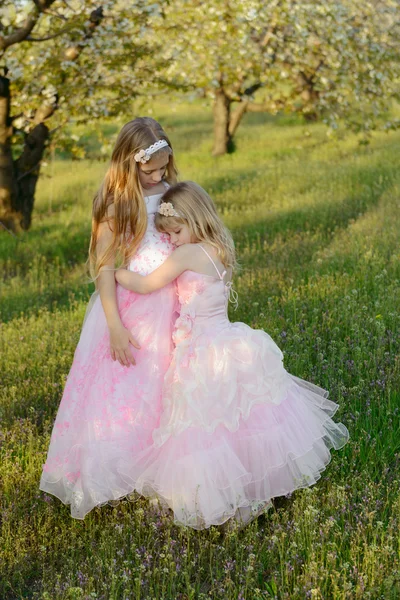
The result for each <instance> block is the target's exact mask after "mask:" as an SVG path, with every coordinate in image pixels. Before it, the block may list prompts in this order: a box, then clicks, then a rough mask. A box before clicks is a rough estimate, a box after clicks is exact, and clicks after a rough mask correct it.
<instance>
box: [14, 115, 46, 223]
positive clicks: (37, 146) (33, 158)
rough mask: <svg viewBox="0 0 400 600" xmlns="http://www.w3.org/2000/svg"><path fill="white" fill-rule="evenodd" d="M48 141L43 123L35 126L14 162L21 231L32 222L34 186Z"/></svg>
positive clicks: (17, 207)
mask: <svg viewBox="0 0 400 600" xmlns="http://www.w3.org/2000/svg"><path fill="white" fill-rule="evenodd" d="M48 139H49V129H48V127H47V126H46V125H44V123H40V124H39V125H36V127H35V128H34V129H33V130H32V131H30V132H29V133H28V135H27V136H26V138H25V144H24V149H23V152H22V154H21V156H20V157H19V158H18V160H16V161H15V168H14V172H15V175H16V183H17V188H18V195H17V203H16V209H17V211H18V213H19V214H20V215H21V220H20V224H21V227H22V229H29V227H30V224H31V221H32V211H33V204H34V201H35V191H36V184H37V181H38V179H39V173H40V164H41V162H42V159H43V154H44V151H45V148H46V144H47V140H48Z"/></svg>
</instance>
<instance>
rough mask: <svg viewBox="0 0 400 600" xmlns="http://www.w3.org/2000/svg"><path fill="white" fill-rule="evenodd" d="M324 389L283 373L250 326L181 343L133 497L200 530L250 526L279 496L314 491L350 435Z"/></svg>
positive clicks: (271, 346)
mask: <svg viewBox="0 0 400 600" xmlns="http://www.w3.org/2000/svg"><path fill="white" fill-rule="evenodd" d="M337 408H338V405H337V404H335V403H333V402H331V401H330V400H328V399H327V392H326V391H325V390H322V389H321V388H319V387H317V386H315V385H313V384H310V383H307V382H306V381H303V380H301V379H298V378H296V377H293V376H291V375H290V374H289V373H287V371H285V369H284V367H283V363H282V353H281V351H280V350H279V348H278V347H277V346H276V344H275V343H274V342H273V340H272V339H271V338H270V336H269V335H268V334H266V333H264V332H262V331H257V330H253V329H251V328H250V327H248V326H247V325H245V324H243V323H234V324H230V323H229V324H228V325H226V326H225V327H222V328H221V330H220V331H219V332H218V331H216V330H215V329H213V330H210V332H209V334H207V333H199V334H196V331H195V330H194V331H192V332H191V334H190V335H188V336H187V337H185V336H183V340H181V341H179V343H178V345H177V347H176V350H175V353H174V358H173V361H172V364H171V367H170V369H169V370H168V373H167V376H166V380H165V386H164V398H163V413H162V418H161V421H160V426H159V428H157V429H156V430H155V431H154V434H153V438H154V442H155V444H154V446H153V447H152V448H149V449H148V450H147V451H145V452H144V454H143V455H142V456H141V458H140V464H137V465H136V475H135V478H136V490H137V491H138V492H139V493H141V494H144V495H148V496H154V495H157V496H158V497H159V498H160V499H161V501H162V502H163V503H164V504H167V505H168V506H169V507H170V508H171V509H172V511H173V513H174V518H175V520H176V522H178V523H180V524H184V525H188V526H190V527H193V528H195V529H203V528H207V527H209V526H210V525H220V524H221V523H224V522H225V521H227V520H228V519H230V518H232V517H235V518H237V519H238V520H240V518H241V515H246V516H245V517H244V520H250V519H251V515H252V514H253V515H254V514H256V513H257V511H259V509H260V507H266V506H268V505H269V504H270V502H271V499H272V498H274V497H276V496H281V495H286V494H288V493H290V492H292V491H294V490H296V489H298V488H301V487H307V486H310V485H313V484H314V483H315V482H316V481H317V480H318V479H319V478H320V476H321V473H322V471H323V470H324V469H325V467H326V465H327V464H328V463H329V461H330V450H331V449H332V448H335V449H338V448H340V447H342V446H343V445H344V444H345V443H346V441H347V439H348V431H347V429H346V427H345V426H344V425H342V424H341V423H339V424H336V423H335V422H334V421H333V420H332V417H333V415H334V414H335V412H336V410H337Z"/></svg>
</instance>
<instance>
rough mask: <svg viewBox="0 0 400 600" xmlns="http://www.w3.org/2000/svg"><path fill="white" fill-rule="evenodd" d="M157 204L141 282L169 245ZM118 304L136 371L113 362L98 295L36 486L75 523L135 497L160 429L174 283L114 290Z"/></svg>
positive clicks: (141, 253) (155, 200)
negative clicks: (144, 459)
mask: <svg viewBox="0 0 400 600" xmlns="http://www.w3.org/2000/svg"><path fill="white" fill-rule="evenodd" d="M160 198H161V194H157V195H153V196H149V197H147V198H145V200H146V205H147V212H148V227H147V231H146V234H145V236H144V238H143V240H142V242H141V244H140V246H139V248H138V250H137V252H136V254H135V256H134V258H133V259H132V261H131V263H130V266H129V269H130V270H132V271H135V272H137V273H140V274H142V275H146V274H148V273H150V272H151V271H153V270H154V269H156V268H157V267H159V266H160V265H161V264H162V263H163V262H164V261H165V260H166V258H167V257H168V256H169V254H170V253H171V251H172V249H173V247H172V245H171V242H170V239H169V237H168V236H167V235H165V234H161V233H159V232H158V231H157V230H156V229H155V226H154V216H155V213H156V211H157V208H158V205H159V200H160ZM117 299H118V307H119V312H120V316H121V319H122V322H123V324H124V325H125V327H127V328H128V329H130V330H131V331H132V334H133V336H134V337H135V338H136V339H137V341H138V342H139V344H140V346H141V348H140V350H136V349H135V348H133V347H132V346H131V350H132V351H133V354H134V357H135V360H136V365H134V366H132V365H131V366H129V367H125V366H121V365H120V364H119V362H117V361H115V362H114V361H113V360H112V359H111V355H110V341H109V332H108V327H107V323H106V319H105V315H104V311H103V307H102V304H101V301H100V297H99V296H98V295H97V297H95V299H94V303H93V306H92V309H91V311H90V312H89V314H88V316H87V318H86V319H85V322H84V325H83V329H82V333H81V337H80V340H79V343H78V346H77V348H76V352H75V356H74V360H73V364H72V367H71V371H70V373H69V376H68V379H67V382H66V385H65V390H64V394H63V397H62V400H61V404H60V407H59V409H58V413H57V417H56V420H55V424H54V428H53V432H52V436H51V441H50V447H49V451H48V455H47V460H46V463H45V465H44V466H43V473H42V477H41V481H40V489H41V490H43V491H45V492H47V493H50V494H53V495H54V496H57V497H58V498H59V499H60V500H61V501H62V502H64V503H65V504H70V505H71V515H72V516H73V517H75V518H78V519H83V518H84V517H85V515H86V514H87V513H88V512H89V511H90V510H91V509H92V508H93V507H95V506H97V505H101V504H104V503H106V502H110V501H113V500H117V499H119V498H121V497H123V496H126V495H128V494H130V493H131V492H132V491H133V490H134V487H135V479H136V477H137V471H136V470H135V463H136V459H137V457H139V456H140V455H141V452H143V451H144V450H145V449H146V448H148V447H149V446H150V445H151V443H152V433H153V430H154V429H155V428H156V427H157V426H158V425H159V419H160V414H161V391H162V384H163V380H164V376H165V373H166V371H167V368H168V365H169V363H170V360H171V354H172V350H173V344H172V332H173V325H174V319H175V317H176V314H175V309H176V307H177V297H176V286H175V284H174V283H172V284H170V285H168V286H166V287H165V288H163V289H161V290H158V291H156V292H154V293H152V294H148V295H145V296H143V295H139V294H135V293H134V292H130V291H127V290H125V289H123V288H122V287H120V286H117Z"/></svg>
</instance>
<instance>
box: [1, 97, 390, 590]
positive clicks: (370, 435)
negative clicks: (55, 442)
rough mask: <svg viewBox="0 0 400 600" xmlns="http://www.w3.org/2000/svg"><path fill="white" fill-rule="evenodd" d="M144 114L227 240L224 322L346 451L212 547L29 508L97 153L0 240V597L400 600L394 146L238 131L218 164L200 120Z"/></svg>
mask: <svg viewBox="0 0 400 600" xmlns="http://www.w3.org/2000/svg"><path fill="white" fill-rule="evenodd" d="M153 116H155V117H156V118H159V119H160V120H161V122H162V123H163V124H164V125H165V128H166V130H167V131H168V133H169V134H170V137H171V138H172V141H173V143H174V146H175V151H176V154H177V158H178V164H179V167H180V173H181V178H182V179H193V180H195V181H197V182H199V183H200V184H201V185H203V186H204V187H205V188H206V189H207V190H208V191H209V192H210V193H211V195H212V196H213V198H214V199H215V201H216V203H217V205H218V207H219V210H220V211H221V213H222V215H223V217H224V220H225V222H226V224H227V225H228V226H229V227H230V228H231V229H232V231H233V234H234V237H235V241H236V245H237V250H238V258H239V261H240V264H241V269H240V271H239V272H238V273H237V275H236V278H235V285H236V289H237V291H238V293H239V298H240V303H239V308H238V310H237V311H236V313H233V314H232V315H231V316H232V319H235V320H241V321H244V322H246V323H248V324H250V325H251V326H253V327H257V328H263V329H265V330H266V331H268V332H269V333H270V334H271V335H272V337H273V338H274V339H275V340H276V341H277V343H278V344H279V345H280V347H281V348H282V350H283V351H284V354H285V364H286V367H287V369H288V370H289V371H290V372H292V373H293V374H295V375H297V376H299V377H303V378H305V379H308V380H309V381H313V382H315V383H318V384H319V385H321V386H322V387H326V388H328V389H329V390H330V397H331V398H332V399H333V400H335V401H337V402H338V403H339V404H340V407H341V408H340V411H339V413H338V418H339V419H340V420H341V421H342V422H344V423H345V424H346V425H347V426H348V428H349V430H350V435H351V440H350V442H349V444H348V445H347V446H346V447H345V448H344V449H343V450H341V451H339V452H335V453H334V454H333V459H332V462H331V464H330V465H329V467H328V468H327V470H326V473H324V475H323V477H322V478H321V480H320V481H319V482H318V484H317V485H316V486H315V487H313V488H312V489H309V490H300V491H298V492H295V493H294V494H293V495H292V496H291V497H290V498H286V499H279V500H278V501H277V502H276V506H275V508H274V509H273V511H271V512H270V513H269V514H268V515H267V516H264V517H261V518H259V519H258V520H257V521H256V522H254V523H252V524H251V525H250V526H248V527H247V528H246V529H245V530H244V531H242V532H237V531H232V532H229V533H227V534H225V535H223V534H222V531H221V530H220V529H218V528H211V529H210V530H208V531H204V532H200V533H199V532H195V531H191V530H185V529H182V528H178V527H176V526H175V525H173V524H172V523H171V521H170V519H169V518H168V517H165V516H162V515H160V514H159V513H158V512H157V511H156V510H155V509H154V507H152V506H151V505H150V504H149V503H148V502H147V501H145V500H142V499H136V501H135V502H132V503H131V502H124V503H121V504H120V505H119V506H117V507H115V508H111V507H109V506H107V507H103V508H101V509H96V510H94V511H92V513H90V514H89V515H88V516H87V518H86V519H85V521H84V522H80V521H74V520H72V519H71V518H70V516H69V511H68V508H66V507H65V506H63V505H62V504H61V503H60V502H59V501H58V500H56V499H53V498H52V497H49V496H46V495H44V494H42V493H40V492H39V491H38V483H39V477H40V473H41V465H42V463H43V462H44V460H45V456H46V451H47V446H48V442H49V436H50V432H51V427H52V423H53V420H54V417H55V414H56V411H57V406H58V403H59V401H60V398H61V393H62V389H63V385H64V382H65V379H66V376H67V374H68V371H69V367H70V365H71V362H72V358H73V353H74V349H75V346H76V343H77V341H78V337H79V332H80V328H81V323H82V319H83V316H84V312H85V305H86V302H87V299H88V297H89V294H90V290H91V286H90V285H88V283H87V280H86V275H85V265H84V263H85V260H86V257H87V247H88V241H89V234H90V208H91V200H92V197H93V194H94V192H95V190H96V188H97V186H98V185H99V183H100V180H101V177H102V174H103V173H104V171H105V169H106V165H105V164H104V163H101V162H95V161H91V160H90V152H89V158H88V159H87V160H85V161H81V162H72V161H68V160H61V159H60V158H58V159H57V160H56V161H55V162H54V163H50V164H49V166H48V167H47V170H46V176H45V177H43V178H42V179H41V181H40V184H39V189H38V194H37V201H36V208H35V213H34V219H33V225H32V228H31V230H30V231H29V232H26V233H23V234H22V235H21V236H20V237H19V238H18V239H15V238H13V237H11V236H8V235H6V234H3V235H0V263H1V265H0V266H1V272H2V273H3V276H2V281H1V296H0V314H1V320H2V324H1V327H0V344H1V358H0V383H1V387H0V419H1V430H0V444H1V446H0V520H1V528H2V529H1V539H0V597H1V598H4V599H7V600H11V599H25V598H26V599H28V598H36V599H41V600H53V599H54V600H61V599H62V600H64V599H78V598H79V599H87V600H89V599H96V598H97V599H99V600H100V599H102V600H119V599H121V600H126V599H128V598H129V599H135V600H136V599H139V598H140V599H148V600H152V599H163V600H177V599H180V600H191V599H195V598H198V599H203V600H204V599H205V598H213V599H221V600H239V599H246V600H261V599H263V598H277V599H279V600H281V599H290V600H303V599H305V598H312V599H314V600H322V599H323V600H330V599H333V600H345V599H346V600H347V599H349V600H353V599H362V600H364V599H370V600H377V599H384V600H395V599H397V598H399V597H400V576H399V572H400V556H399V547H400V536H399V523H400V491H399V490H400V473H399V468H400V460H399V459H400V414H399V411H400V392H399V389H400V385H399V384H400V376H399V364H398V362H396V355H398V351H399V320H400V319H399V271H400V268H399V258H400V251H399V245H398V239H399V223H400V218H399V217H400V215H399V212H400V211H399V197H400V174H399V160H398V158H397V157H398V156H399V155H400V152H399V151H400V135H399V134H390V135H375V136H374V138H373V140H372V143H371V145H370V146H366V147H365V146H359V145H358V144H357V140H356V139H355V138H354V137H351V136H350V137H348V138H346V139H345V140H344V141H341V142H337V141H327V140H326V137H325V132H324V129H323V128H322V127H321V126H319V125H313V126H311V127H310V126H306V125H304V124H302V123H300V122H296V121H295V120H293V119H291V120H285V119H271V118H270V117H267V116H266V115H249V116H248V117H247V118H246V120H245V122H244V124H243V125H242V126H241V128H240V129H239V131H238V135H237V140H236V146H237V151H236V153H234V154H232V155H229V156H225V157H220V158H218V159H217V160H216V159H213V158H212V157H211V156H210V153H209V151H210V148H211V142H212V140H211V136H212V122H211V120H210V117H209V112H208V111H207V110H205V109H203V108H202V107H201V106H199V105H192V106H190V107H188V106H179V107H178V109H177V110H175V111H174V109H173V108H166V107H162V106H159V107H158V108H155V109H154V113H153ZM117 130H118V124H117V125H115V126H113V127H108V128H107V133H108V134H110V135H115V133H116V131H117ZM80 133H82V132H80ZM83 133H84V132H83ZM85 135H86V138H85V139H87V142H88V144H89V148H92V149H94V150H93V151H95V144H94V142H93V140H92V138H91V136H90V132H89V133H87V134H85ZM49 175H52V177H49Z"/></svg>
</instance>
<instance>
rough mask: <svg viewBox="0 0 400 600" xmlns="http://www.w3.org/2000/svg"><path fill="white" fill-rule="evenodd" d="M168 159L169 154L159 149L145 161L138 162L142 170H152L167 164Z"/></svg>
mask: <svg viewBox="0 0 400 600" xmlns="http://www.w3.org/2000/svg"><path fill="white" fill-rule="evenodd" d="M168 161H169V154H168V153H167V152H163V151H162V150H160V151H159V152H157V153H156V154H154V156H152V157H151V159H150V160H149V161H148V162H147V163H140V168H141V170H142V171H153V170H156V169H161V168H162V167H165V166H166V165H167V164H168Z"/></svg>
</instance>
